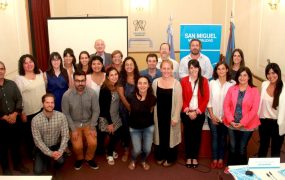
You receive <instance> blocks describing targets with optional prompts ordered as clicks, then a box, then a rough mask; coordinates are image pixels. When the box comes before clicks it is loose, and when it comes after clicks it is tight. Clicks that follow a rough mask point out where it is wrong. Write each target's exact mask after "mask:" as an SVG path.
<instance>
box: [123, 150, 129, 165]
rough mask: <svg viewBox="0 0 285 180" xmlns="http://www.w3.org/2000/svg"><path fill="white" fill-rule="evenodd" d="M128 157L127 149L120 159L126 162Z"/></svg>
mask: <svg viewBox="0 0 285 180" xmlns="http://www.w3.org/2000/svg"><path fill="white" fill-rule="evenodd" d="M128 158H129V151H125V152H124V155H123V157H122V161H123V162H127V160H128Z"/></svg>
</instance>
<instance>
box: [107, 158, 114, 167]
mask: <svg viewBox="0 0 285 180" xmlns="http://www.w3.org/2000/svg"><path fill="white" fill-rule="evenodd" d="M107 161H108V164H109V165H111V166H112V165H115V161H114V158H113V156H107Z"/></svg>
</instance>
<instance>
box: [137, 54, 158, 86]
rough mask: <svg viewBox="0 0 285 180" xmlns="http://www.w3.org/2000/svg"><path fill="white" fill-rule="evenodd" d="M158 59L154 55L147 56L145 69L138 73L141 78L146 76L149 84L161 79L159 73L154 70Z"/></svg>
mask: <svg viewBox="0 0 285 180" xmlns="http://www.w3.org/2000/svg"><path fill="white" fill-rule="evenodd" d="M157 62H158V58H157V55H156V54H152V53H151V54H148V55H147V57H146V63H147V67H148V68H147V69H145V70H142V71H141V72H140V75H141V76H147V77H148V78H149V80H150V81H151V82H153V80H154V79H156V78H158V77H161V72H160V70H159V69H157V68H156V65H157Z"/></svg>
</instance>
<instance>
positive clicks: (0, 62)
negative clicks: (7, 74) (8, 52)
mask: <svg viewBox="0 0 285 180" xmlns="http://www.w3.org/2000/svg"><path fill="white" fill-rule="evenodd" d="M0 64H2V66H3V67H4V69H6V67H5V64H4V63H3V62H2V61H0Z"/></svg>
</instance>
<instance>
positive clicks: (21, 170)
mask: <svg viewBox="0 0 285 180" xmlns="http://www.w3.org/2000/svg"><path fill="white" fill-rule="evenodd" d="M14 170H15V171H19V172H20V173H22V174H28V173H29V172H30V170H29V169H28V168H26V167H25V166H18V167H15V168H14Z"/></svg>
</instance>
